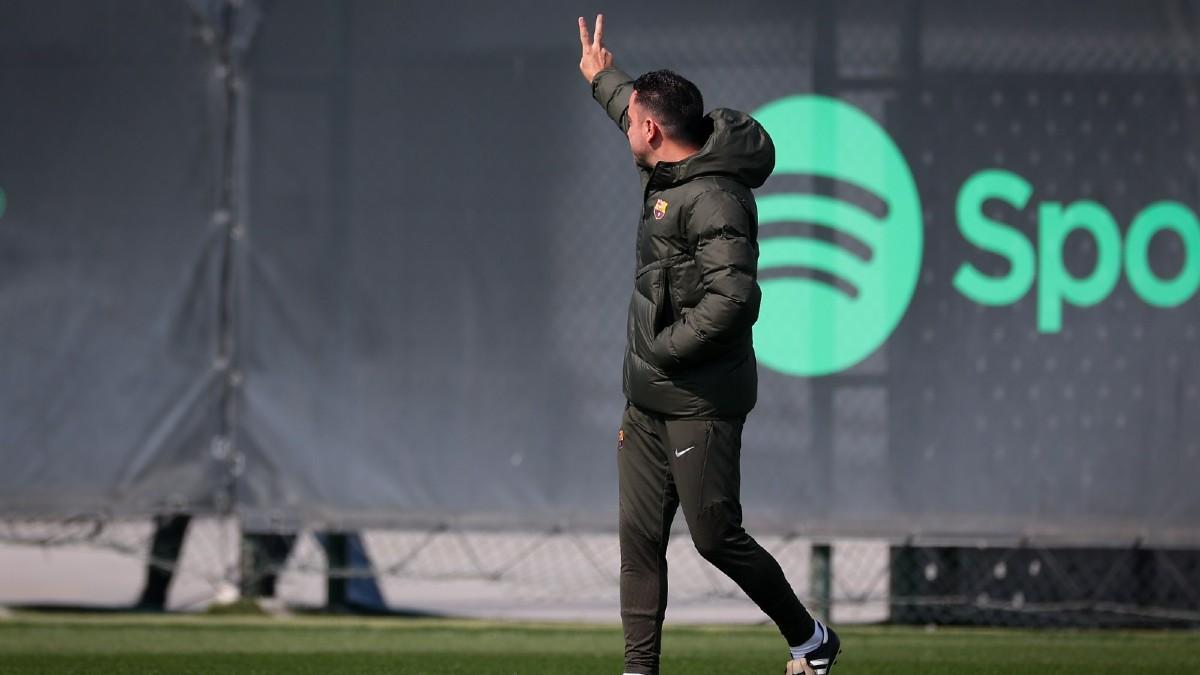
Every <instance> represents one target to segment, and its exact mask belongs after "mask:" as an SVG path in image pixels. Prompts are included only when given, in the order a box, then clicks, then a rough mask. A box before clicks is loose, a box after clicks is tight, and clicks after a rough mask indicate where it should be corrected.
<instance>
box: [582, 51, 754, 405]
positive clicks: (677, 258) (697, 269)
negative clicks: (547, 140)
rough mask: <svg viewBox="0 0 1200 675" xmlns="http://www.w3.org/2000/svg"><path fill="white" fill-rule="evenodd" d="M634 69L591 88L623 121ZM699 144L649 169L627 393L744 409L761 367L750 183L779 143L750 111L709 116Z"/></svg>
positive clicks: (638, 401) (604, 76)
mask: <svg viewBox="0 0 1200 675" xmlns="http://www.w3.org/2000/svg"><path fill="white" fill-rule="evenodd" d="M632 91H633V82H632V79H631V78H630V77H629V76H628V75H626V74H625V73H623V72H621V71H619V70H617V69H614V68H610V69H606V70H603V71H601V72H600V73H598V74H597V75H596V77H595V79H594V80H593V81H592V95H593V97H594V98H595V99H596V101H597V102H599V103H600V105H602V106H603V107H604V109H605V111H606V112H607V113H608V115H609V117H611V118H612V119H613V121H615V122H616V123H617V125H618V126H620V127H621V130H622V131H625V130H627V129H628V127H629V117H628V113H627V111H628V108H629V97H630V94H631V93H632ZM708 117H709V119H710V120H711V121H712V127H713V130H712V134H711V135H710V136H709V138H708V140H707V142H705V144H704V146H703V147H702V148H701V149H700V150H699V152H697V153H696V154H694V155H692V156H691V157H688V158H687V159H684V160H682V161H680V162H671V163H667V162H659V163H658V165H657V166H655V167H654V168H653V169H648V168H645V167H640V166H639V167H638V169H639V170H640V171H641V174H642V188H643V194H642V197H643V204H642V216H641V222H640V223H639V225H638V234H637V265H636V269H637V271H636V273H635V278H634V290H633V299H632V300H631V301H630V303H629V324H628V338H629V342H628V346H627V347H626V351H625V371H624V388H625V396H626V398H628V399H629V401H630V402H631V403H633V404H634V405H636V406H638V407H639V408H642V409H644V410H648V411H652V412H656V413H659V414H662V415H666V416H671V417H693V418H707V419H714V418H726V417H741V416H744V415H745V414H746V413H748V412H750V410H751V409H752V408H753V407H754V403H755V400H756V398H757V391H758V372H757V366H756V362H755V360H754V345H753V341H752V337H751V327H752V326H753V325H754V322H755V320H756V319H757V318H758V307H759V302H760V300H761V297H762V296H761V293H760V291H759V288H758V281H757V276H758V212H757V210H756V207H755V204H754V197H753V195H752V194H751V192H750V190H751V188H756V187H759V186H761V185H762V184H763V182H764V181H766V179H767V176H769V175H770V174H771V171H772V169H774V168H775V146H774V144H772V142H771V137H770V136H768V135H767V132H766V130H764V129H763V128H762V126H761V125H759V123H758V122H756V121H755V120H754V118H752V117H750V116H749V115H747V114H745V113H741V112H737V111H735V110H726V109H717V110H714V111H712V112H711V113H709V114H708Z"/></svg>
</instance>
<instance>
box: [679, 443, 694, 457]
mask: <svg viewBox="0 0 1200 675" xmlns="http://www.w3.org/2000/svg"><path fill="white" fill-rule="evenodd" d="M695 447H696V446H694V445H692V446H688V447H686V448H684V449H682V450H676V451H675V456H676V457H683V456H684V455H686V454H687V453H688V452H689V451H690V450H692V449H693V448H695Z"/></svg>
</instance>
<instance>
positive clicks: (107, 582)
mask: <svg viewBox="0 0 1200 675" xmlns="http://www.w3.org/2000/svg"><path fill="white" fill-rule="evenodd" d="M760 543H762V544H763V546H764V547H765V548H767V549H768V550H769V551H770V552H771V553H772V554H773V555H775V557H776V558H777V559H778V560H779V563H780V565H781V566H782V567H783V569H784V571H785V573H786V574H787V576H788V578H789V580H790V581H791V582H792V584H793V587H794V589H795V590H796V592H797V594H798V595H799V596H800V598H801V599H802V600H803V601H804V603H805V604H806V606H808V607H809V608H810V610H811V611H813V612H814V613H816V614H818V615H819V616H823V617H828V618H831V619H832V620H833V621H834V622H837V623H879V622H894V623H916V624H984V625H1012V626H1029V625H1039V626H1093V627H1095V626H1106V627H1117V626H1126V627H1127V626H1196V625H1200V602H1198V600H1200V584H1197V578H1198V572H1200V550H1197V549H1149V548H1145V547H1143V546H1141V545H1139V544H1138V543H1137V542H1130V543H1127V544H1124V545H1120V544H1116V543H1113V544H1110V545H1108V546H1082V545H1079V544H1064V543H1062V542H1059V543H1055V544H1051V543H1047V542H1033V541H1014V542H992V543H991V544H990V545H985V544H982V543H976V544H973V545H964V543H963V542H958V543H951V542H946V541H942V542H931V541H927V542H921V541H916V540H912V541H888V540H881V539H832V540H813V539H811V538H807V537H803V536H769V537H763V538H761V539H760ZM667 559H668V566H669V568H670V570H671V571H670V575H671V581H670V612H671V616H672V618H673V620H676V621H684V622H702V623H765V622H767V621H768V620H767V618H766V617H765V616H764V615H763V614H762V613H761V612H760V611H759V610H758V609H757V608H756V607H755V606H754V605H753V604H752V603H751V602H750V601H749V600H748V599H746V598H745V596H744V595H743V594H742V593H741V591H740V590H739V589H738V588H737V587H736V586H735V585H733V583H732V582H731V581H730V580H729V579H728V578H726V577H724V576H723V575H722V574H721V573H720V572H719V571H718V570H716V568H714V567H712V566H711V565H709V564H708V563H707V562H705V561H704V560H703V559H702V558H700V556H699V555H698V554H697V553H696V551H695V549H694V548H693V546H692V544H691V541H690V539H689V538H688V536H687V533H686V531H683V532H677V533H676V535H675V536H674V537H673V538H672V541H671V544H670V546H669V548H668V553H667ZM34 561H37V564H34ZM0 562H2V563H3V564H4V566H5V568H6V569H10V570H14V572H15V574H14V575H13V576H10V577H9V578H8V579H6V581H5V583H4V584H3V585H2V586H0V594H2V595H0V602H4V603H8V604H16V605H25V606H43V605H60V606H63V605H65V606H104V607H109V608H115V609H120V608H133V609H140V610H143V611H159V610H163V609H170V610H181V611H197V610H203V609H205V608H208V607H212V606H218V607H219V606H221V605H224V604H228V603H230V602H233V601H234V600H236V599H239V598H244V599H249V600H253V601H255V602H257V603H258V604H259V605H260V606H261V607H262V608H263V609H264V610H265V611H269V612H288V611H293V612H294V611H312V610H333V611H357V612H370V613H389V614H409V615H442V616H466V617H480V618H494V619H528V620H570V621H596V622H612V621H615V620H616V618H617V617H618V615H619V614H618V604H617V601H618V597H617V596H618V579H617V574H618V571H619V551H618V547H617V540H616V537H615V536H614V535H612V534H606V533H589V532H583V531H570V530H557V531H547V532H525V533H516V532H487V531H479V530H469V529H459V528H456V527H454V526H451V525H445V526H439V527H434V528H430V529H424V530H387V529H374V530H365V531H361V532H353V533H347V532H337V533H334V532H312V531H299V532H286V533H279V532H276V533H256V534H247V535H242V534H241V533H240V531H239V529H238V527H237V524H236V523H235V522H234V521H231V520H220V519H206V518H199V519H191V518H186V517H179V516H175V517H172V518H165V519H159V520H157V521H155V522H146V521H102V520H90V519H80V520H77V521H74V522H69V523H67V522H36V521H20V522H18V521H11V520H10V521H3V522H2V523H0Z"/></svg>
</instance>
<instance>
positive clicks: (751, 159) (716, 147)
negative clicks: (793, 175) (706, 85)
mask: <svg viewBox="0 0 1200 675" xmlns="http://www.w3.org/2000/svg"><path fill="white" fill-rule="evenodd" d="M708 119H709V120H710V121H711V122H712V133H711V134H710V135H709V137H708V140H707V141H705V143H704V145H703V147H701V148H700V150H699V151H698V152H697V153H696V154H694V155H692V156H691V157H688V158H687V159H684V160H681V161H679V162H659V163H658V166H656V167H655V168H654V171H653V173H652V174H651V176H650V184H651V186H652V187H656V188H661V187H668V186H671V185H677V184H679V183H683V182H686V181H689V180H691V179H693V178H698V177H700V176H712V175H719V176H729V177H730V178H733V179H734V180H737V181H738V182H739V183H741V184H743V185H745V186H746V187H748V188H757V187H760V186H762V184H763V183H765V182H766V180H767V177H768V176H770V175H771V171H772V170H774V169H775V144H774V143H773V142H772V141H771V137H770V136H769V135H768V134H767V130H766V129H764V128H763V127H762V125H761V124H759V123H758V121H757V120H755V119H754V118H753V117H751V116H749V115H747V114H746V113H744V112H739V111H737V110H730V109H728V108H717V109H716V110H713V111H712V112H710V113H709V114H708Z"/></svg>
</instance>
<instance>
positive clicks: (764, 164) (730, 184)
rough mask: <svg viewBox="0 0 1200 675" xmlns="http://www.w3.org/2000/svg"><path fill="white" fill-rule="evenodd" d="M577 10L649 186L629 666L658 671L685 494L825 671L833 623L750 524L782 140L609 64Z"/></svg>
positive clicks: (680, 81) (641, 283)
mask: <svg viewBox="0 0 1200 675" xmlns="http://www.w3.org/2000/svg"><path fill="white" fill-rule="evenodd" d="M603 37H604V17H603V16H602V15H601V16H597V17H596V32H595V36H594V38H593V37H590V36H589V34H588V26H587V22H586V21H585V20H584V19H583V18H582V17H581V18H580V19H579V41H580V43H581V45H582V47H583V56H582V58H581V59H580V62H579V69H580V71H581V72H582V73H583V77H584V78H585V79H586V80H587V81H588V82H589V83H590V84H591V85H592V95H593V97H594V98H595V99H596V101H597V102H599V103H600V105H601V106H603V107H604V109H605V111H607V112H608V114H609V116H610V117H611V118H612V119H613V121H615V122H616V123H617V125H618V126H620V127H621V130H622V131H624V132H625V134H626V136H627V138H628V140H629V147H630V150H631V151H632V152H633V157H634V160H635V161H636V164H637V168H638V171H639V172H640V173H641V178H642V188H643V194H642V197H643V204H642V217H641V222H640V224H639V226H638V235H637V252H636V254H637V265H636V270H637V271H636V273H635V275H634V290H633V299H632V301H631V302H630V305H629V320H628V329H627V330H628V345H627V348H626V351H625V366H624V390H625V396H626V398H627V399H628V404H627V405H626V408H625V414H624V418H623V420H622V422H621V430H620V432H619V434H618V440H617V450H618V452H617V463H618V471H619V476H620V521H619V534H620V541H621V620H622V623H623V624H624V628H625V672H626V674H627V675H628V674H637V675H657V673H658V662H659V654H660V645H661V638H662V624H663V616H664V613H665V611H666V605H667V563H666V551H667V538H668V536H669V534H670V530H671V521H672V519H673V518H674V517H675V511H676V510H677V509H678V507H679V506H682V507H683V515H684V518H685V519H686V520H687V524H688V529H689V530H690V531H691V534H692V540H693V542H694V543H695V545H696V548H697V550H698V551H699V552H700V554H701V555H702V556H703V557H704V558H705V559H706V560H708V561H709V562H710V563H712V564H713V565H715V566H716V567H717V568H718V569H720V570H721V571H722V572H724V573H725V574H726V575H728V576H729V577H730V578H731V579H733V580H734V581H735V582H736V583H737V584H738V586H739V587H741V589H742V590H743V591H745V592H746V594H747V595H748V596H750V599H751V600H753V601H754V602H755V603H757V604H758V606H759V607H760V608H762V610H763V611H764V612H765V613H766V614H767V616H769V617H770V618H771V619H772V620H773V621H774V622H775V623H776V625H778V626H779V630H780V632H781V633H783V636H784V637H785V638H786V639H787V640H788V644H789V645H790V648H791V660H790V661H789V662H788V663H787V669H786V672H787V673H788V675H801V674H802V675H825V673H828V672H829V670H830V668H831V667H832V666H833V664H834V662H835V661H836V659H837V655H838V653H839V651H840V648H839V641H838V638H837V635H836V634H835V633H834V632H833V631H832V630H830V629H828V628H827V627H825V626H824V625H822V624H821V623H820V622H819V621H816V620H814V619H813V618H812V617H811V616H809V614H808V611H807V610H806V609H805V608H804V606H803V605H802V604H800V601H799V599H797V598H796V594H795V593H794V592H793V591H792V588H791V586H790V585H788V582H787V579H786V578H785V577H784V575H783V571H782V570H781V569H780V567H779V564H778V563H777V562H775V559H774V558H772V557H771V555H770V554H769V553H767V552H766V551H765V550H763V548H762V547H761V546H759V545H758V543H757V542H755V541H754V539H753V538H751V537H750V535H748V534H747V533H746V531H745V530H744V529H743V528H742V509H741V503H740V499H739V489H740V468H739V459H740V454H741V434H742V424H743V422H744V421H745V418H746V414H747V413H749V412H750V410H751V409H752V408H753V407H754V403H755V399H756V396H757V387H758V375H757V366H756V362H755V359H754V347H753V344H752V341H751V327H752V326H753V325H754V321H755V320H756V319H757V318H758V307H759V300H760V297H761V296H760V292H759V289H758V282H757V265H758V243H757V236H758V218H757V211H756V208H755V204H754V198H753V195H752V194H751V192H750V190H751V188H756V187H759V186H761V185H762V184H763V182H764V181H766V179H767V176H769V175H770V174H771V170H772V169H774V167H775V148H774V145H773V144H772V143H771V139H770V137H769V136H768V135H767V133H766V131H765V130H764V129H763V128H762V126H760V125H759V124H758V123H757V122H756V121H754V119H753V118H751V117H750V116H748V115H746V114H744V113H740V112H737V111H733V110H724V109H718V110H714V111H712V112H711V113H709V114H708V115H707V116H705V115H704V102H703V99H702V98H701V95H700V91H699V90H698V89H696V87H695V85H693V84H692V83H691V82H688V81H687V80H685V79H684V78H682V77H680V76H679V75H677V74H675V73H672V72H670V71H665V70H660V71H655V72H651V73H646V74H645V75H642V76H641V77H639V78H638V79H637V80H631V78H630V77H629V76H628V75H626V74H625V73H623V72H621V71H620V70H617V69H616V68H614V67H613V57H612V54H611V53H610V52H609V51H608V50H607V49H605V48H604V43H603Z"/></svg>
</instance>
